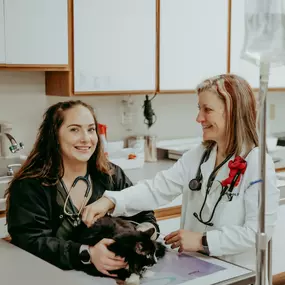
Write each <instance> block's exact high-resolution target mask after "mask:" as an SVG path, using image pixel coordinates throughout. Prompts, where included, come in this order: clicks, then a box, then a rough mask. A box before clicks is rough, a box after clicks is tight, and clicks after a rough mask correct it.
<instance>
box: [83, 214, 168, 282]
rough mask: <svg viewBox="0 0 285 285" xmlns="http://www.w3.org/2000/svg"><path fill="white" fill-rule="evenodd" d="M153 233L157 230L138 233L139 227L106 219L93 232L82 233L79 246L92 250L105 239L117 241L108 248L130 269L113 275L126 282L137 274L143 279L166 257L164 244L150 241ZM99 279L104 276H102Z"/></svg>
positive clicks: (106, 217) (96, 225)
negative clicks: (160, 259)
mask: <svg viewBox="0 0 285 285" xmlns="http://www.w3.org/2000/svg"><path fill="white" fill-rule="evenodd" d="M153 233H154V229H153V228H151V229H149V230H147V231H145V232H140V231H137V230H136V225H134V224H133V223H132V222H130V221H127V220H123V219H122V218H115V217H109V216H105V217H103V218H101V219H99V220H98V221H97V222H96V223H95V224H94V225H93V226H92V227H91V228H86V229H85V230H84V231H83V232H82V233H81V235H80V238H79V242H80V243H82V244H87V245H91V246H92V245H95V244H96V243H97V242H99V241H100V240H102V239H103V238H109V239H113V240H115V242H114V243H112V244H111V245H109V246H108V249H109V250H110V251H112V252H114V253H115V255H116V256H120V257H123V258H125V261H126V262H127V263H128V267H127V268H126V269H125V268H124V269H119V270H116V271H111V272H110V273H114V274H117V276H118V277H117V278H118V279H120V280H126V279H127V278H129V277H130V276H131V275H134V274H136V275H139V276H140V277H142V274H143V272H144V270H145V269H146V268H147V267H149V266H152V265H154V264H155V263H156V262H157V259H159V258H162V257H163V256H164V255H165V251H166V247H165V246H164V245H163V244H161V243H160V242H157V241H153V240H151V239H150V237H151V236H152V235H153ZM93 268H94V266H93ZM91 274H92V273H91ZM93 274H94V271H93ZM97 275H101V274H100V273H99V272H98V274H97Z"/></svg>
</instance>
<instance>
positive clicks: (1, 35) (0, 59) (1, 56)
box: [0, 0, 5, 64]
mask: <svg viewBox="0 0 285 285" xmlns="http://www.w3.org/2000/svg"><path fill="white" fill-rule="evenodd" d="M3 63H5V29H4V0H0V64H3Z"/></svg>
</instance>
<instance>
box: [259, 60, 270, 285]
mask: <svg viewBox="0 0 285 285" xmlns="http://www.w3.org/2000/svg"><path fill="white" fill-rule="evenodd" d="M269 66H270V65H269V63H264V62H261V63H260V88H259V101H260V102H259V103H260V106H259V110H260V114H259V167H260V177H261V179H262V183H261V192H260V193H259V227H258V232H257V236H256V249H257V252H256V256H257V258H256V261H257V262H256V282H255V284H256V285H265V284H266V253H267V250H266V249H267V235H266V232H265V205H266V97H267V91H268V80H269ZM270 242H271V241H270ZM270 254H271V252H270ZM269 260H271V257H269ZM268 280H271V278H268ZM269 285H271V284H269Z"/></svg>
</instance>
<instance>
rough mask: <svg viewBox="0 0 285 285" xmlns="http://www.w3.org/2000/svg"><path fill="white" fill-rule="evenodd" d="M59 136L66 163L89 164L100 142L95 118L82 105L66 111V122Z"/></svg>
mask: <svg viewBox="0 0 285 285" xmlns="http://www.w3.org/2000/svg"><path fill="white" fill-rule="evenodd" d="M58 135H59V144H60V149H61V153H62V159H63V161H64V162H67V161H68V162H77V163H78V162H87V161H88V160H89V158H90V157H91V155H92V154H93V153H94V151H95V149H96V146H97V142H98V136H97V133H96V125H95V121H94V118H93V116H92V114H91V112H90V111H89V110H88V109H87V108H86V107H84V106H81V105H77V106H75V107H73V108H71V109H68V110H66V111H64V121H63V124H62V125H61V127H60V129H59V134H58Z"/></svg>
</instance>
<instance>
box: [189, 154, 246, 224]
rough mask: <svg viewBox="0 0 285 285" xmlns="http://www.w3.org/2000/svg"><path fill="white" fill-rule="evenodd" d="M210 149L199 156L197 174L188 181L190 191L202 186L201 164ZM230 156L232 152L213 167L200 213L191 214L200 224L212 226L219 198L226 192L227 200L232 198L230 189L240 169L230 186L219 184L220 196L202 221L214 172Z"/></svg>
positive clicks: (199, 188) (205, 159)
mask: <svg viewBox="0 0 285 285" xmlns="http://www.w3.org/2000/svg"><path fill="white" fill-rule="evenodd" d="M211 150H212V149H207V150H205V152H204V153H203V155H202V158H201V161H200V164H199V167H198V170H197V174H196V177H195V178H194V179H192V180H190V182H189V189H190V190H192V191H200V190H201V187H202V180H203V176H202V172H201V165H202V164H203V163H204V162H206V161H207V160H208V158H209V157H210V154H211ZM231 157H232V154H230V155H228V156H227V157H226V158H225V159H224V160H223V161H222V163H221V164H219V165H218V166H217V167H215V169H214V170H213V171H212V173H211V174H210V176H209V178H208V182H207V189H206V195H205V198H204V201H203V204H202V207H201V210H200V213H199V215H198V214H197V213H196V212H195V213H193V216H194V217H195V218H196V219H197V220H198V221H199V222H201V223H202V224H204V225H206V226H211V227H212V226H213V225H214V224H213V223H212V222H211V221H212V219H213V217H214V214H215V211H216V208H217V206H218V204H219V203H220V201H221V199H222V198H223V196H224V195H225V194H226V195H227V197H228V199H229V201H232V199H233V196H234V194H232V191H233V188H234V185H235V183H236V181H237V179H238V177H239V176H240V174H241V171H238V172H237V174H236V175H235V177H234V179H233V180H232V182H231V184H230V186H229V187H228V186H222V184H221V188H222V190H221V192H220V196H219V198H218V200H217V202H216V204H215V206H214V209H213V211H212V214H211V216H210V218H209V219H208V220H207V221H204V220H203V218H202V212H203V210H204V207H205V204H206V201H207V197H208V194H209V192H210V189H211V187H212V184H213V182H214V180H215V178H216V173H217V171H218V170H219V169H220V168H221V167H222V166H223V165H224V164H225V163H226V162H227V161H228V160H229V159H230V158H231ZM220 183H221V182H220Z"/></svg>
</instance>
